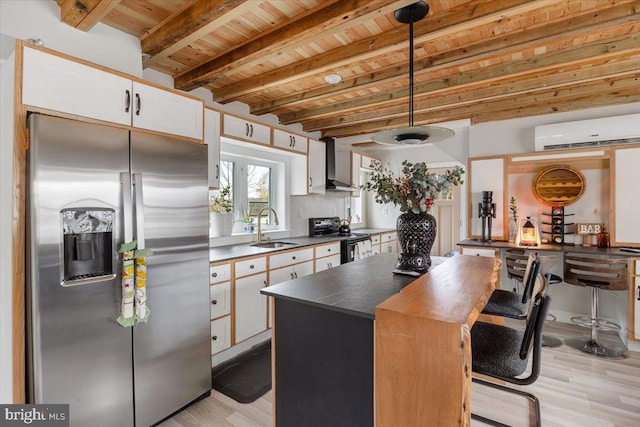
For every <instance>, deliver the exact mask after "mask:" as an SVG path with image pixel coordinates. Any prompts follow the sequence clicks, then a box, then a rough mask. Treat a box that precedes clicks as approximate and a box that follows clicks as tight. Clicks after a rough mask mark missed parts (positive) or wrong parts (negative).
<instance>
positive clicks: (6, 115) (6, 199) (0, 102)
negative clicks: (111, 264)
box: [0, 55, 15, 403]
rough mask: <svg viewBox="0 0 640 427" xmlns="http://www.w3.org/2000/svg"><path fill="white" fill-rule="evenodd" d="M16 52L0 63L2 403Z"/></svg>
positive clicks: (4, 394) (1, 393)
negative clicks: (0, 95)
mask: <svg viewBox="0 0 640 427" xmlns="http://www.w3.org/2000/svg"><path fill="white" fill-rule="evenodd" d="M14 62H15V61H14V55H10V56H9V57H8V59H7V60H5V61H2V62H1V63H0V93H1V94H2V97H1V98H0V112H1V114H0V403H10V402H12V399H13V388H12V385H13V374H12V372H13V370H12V342H11V340H12V331H11V324H12V320H11V319H12V307H11V298H12V292H11V289H12V286H11V283H12V267H11V264H12V263H11V253H12V252H11V244H12V239H11V218H12V204H11V197H12V190H13V186H12V185H11V183H12V173H13V81H14V75H13V74H14Z"/></svg>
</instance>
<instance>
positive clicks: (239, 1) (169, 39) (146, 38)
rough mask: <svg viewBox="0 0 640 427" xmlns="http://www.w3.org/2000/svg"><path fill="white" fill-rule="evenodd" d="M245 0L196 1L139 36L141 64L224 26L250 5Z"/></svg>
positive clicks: (146, 63)
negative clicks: (143, 55) (141, 54)
mask: <svg viewBox="0 0 640 427" xmlns="http://www.w3.org/2000/svg"><path fill="white" fill-rule="evenodd" d="M253 7H255V6H254V5H252V4H251V2H248V1H246V0H195V1H193V2H192V3H191V4H190V5H188V6H187V7H185V8H183V9H181V10H179V11H177V12H176V14H174V15H171V16H169V17H168V18H167V19H165V20H164V21H162V22H161V23H159V24H158V25H157V26H155V27H154V28H152V29H151V30H149V31H148V32H147V33H146V34H144V35H143V36H142V37H140V46H141V48H142V53H144V54H147V55H149V56H150V57H149V59H147V60H145V61H144V63H143V65H144V66H145V67H151V66H153V65H155V64H157V63H158V62H160V61H162V60H164V59H166V58H167V57H169V56H170V55H172V54H174V53H175V52H177V51H179V50H180V49H182V48H184V47H185V46H187V45H189V44H190V43H193V42H195V41H197V40H198V39H200V38H201V37H203V36H205V35H206V34H209V33H210V32H212V31H213V30H214V29H215V28H217V27H220V26H222V25H225V24H226V23H227V22H229V21H231V20H233V19H235V18H237V17H238V16H240V15H242V14H243V13H245V12H247V11H248V10H249V9H250V8H253Z"/></svg>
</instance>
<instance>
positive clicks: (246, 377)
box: [211, 340, 271, 403]
mask: <svg viewBox="0 0 640 427" xmlns="http://www.w3.org/2000/svg"><path fill="white" fill-rule="evenodd" d="M211 379H212V386H213V388H214V389H215V390H218V391H219V392H220V393H223V394H226V395H227V396H229V397H230V398H232V399H233V400H236V401H238V402H240V403H250V402H253V401H254V400H256V399H258V398H259V397H261V396H262V395H263V394H265V393H266V392H268V391H269V390H271V340H268V341H266V342H264V343H261V344H258V345H257V346H254V347H252V348H251V349H249V350H248V351H246V352H244V353H241V354H239V355H238V356H236V357H235V358H233V359H231V360H228V361H226V362H224V363H223V364H221V365H218V366H216V367H214V368H213V369H212V370H211Z"/></svg>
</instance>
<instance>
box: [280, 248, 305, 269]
mask: <svg viewBox="0 0 640 427" xmlns="http://www.w3.org/2000/svg"><path fill="white" fill-rule="evenodd" d="M312 259H313V248H307V249H299V250H296V251H288V252H284V253H279V254H275V255H271V256H270V257H269V268H280V267H284V266H286V265H292V264H298V263H301V262H305V261H310V260H312Z"/></svg>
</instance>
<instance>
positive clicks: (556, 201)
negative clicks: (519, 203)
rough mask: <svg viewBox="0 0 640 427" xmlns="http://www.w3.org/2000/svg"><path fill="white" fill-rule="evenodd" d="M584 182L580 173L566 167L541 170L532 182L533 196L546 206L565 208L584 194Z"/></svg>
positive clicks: (558, 166) (550, 167)
mask: <svg viewBox="0 0 640 427" xmlns="http://www.w3.org/2000/svg"><path fill="white" fill-rule="evenodd" d="M585 188H586V180H585V177H584V175H583V174H582V172H580V171H579V170H577V169H576V168H573V167H571V166H568V165H552V166H547V167H545V168H544V169H542V170H541V171H540V172H538V174H537V175H536V177H535V179H534V180H533V194H534V195H535V196H536V198H537V199H538V200H539V201H541V202H542V203H544V204H545V205H548V206H567V205H570V204H572V203H575V202H577V201H578V200H579V199H580V197H582V195H583V194H584V190H585Z"/></svg>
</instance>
